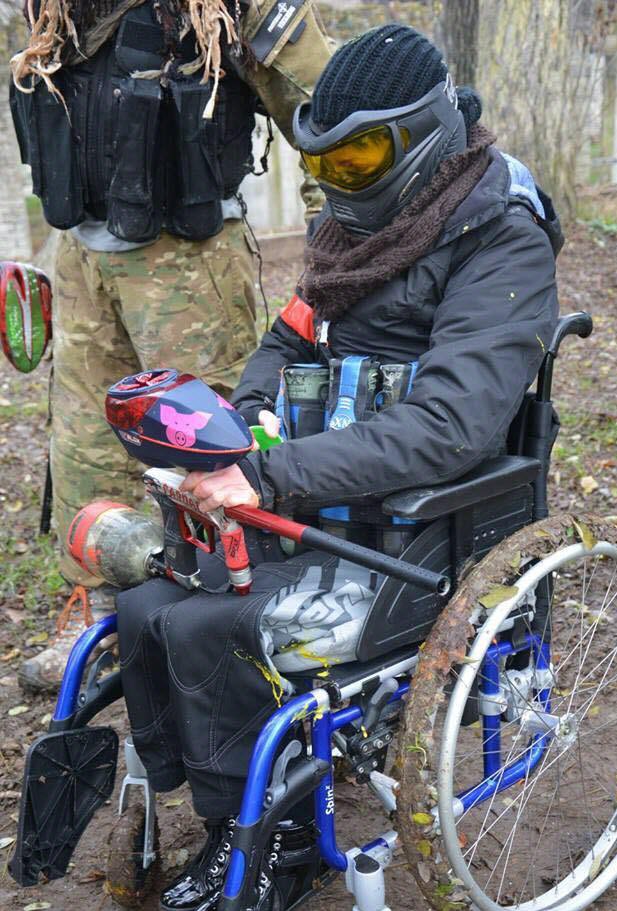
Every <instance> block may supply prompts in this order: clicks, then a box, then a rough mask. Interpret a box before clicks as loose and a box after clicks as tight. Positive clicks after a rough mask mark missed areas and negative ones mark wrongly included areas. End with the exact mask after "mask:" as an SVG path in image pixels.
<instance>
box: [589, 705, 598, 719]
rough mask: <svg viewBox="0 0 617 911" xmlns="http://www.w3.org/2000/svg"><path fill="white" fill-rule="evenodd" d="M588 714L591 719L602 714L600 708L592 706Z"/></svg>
mask: <svg viewBox="0 0 617 911" xmlns="http://www.w3.org/2000/svg"><path fill="white" fill-rule="evenodd" d="M587 714H588V716H589V717H590V718H595V717H596V715H599V714H600V706H599V705H592V706H591V708H590V709H589V711H588V712H587Z"/></svg>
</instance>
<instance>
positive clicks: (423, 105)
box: [293, 74, 467, 234]
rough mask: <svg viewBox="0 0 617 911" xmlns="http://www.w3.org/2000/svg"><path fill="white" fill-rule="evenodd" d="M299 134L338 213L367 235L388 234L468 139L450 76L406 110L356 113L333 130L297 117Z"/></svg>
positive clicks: (307, 114) (306, 109)
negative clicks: (385, 229) (389, 227)
mask: <svg viewBox="0 0 617 911" xmlns="http://www.w3.org/2000/svg"><path fill="white" fill-rule="evenodd" d="M293 129H294V136H295V138H296V142H297V143H298V146H299V148H300V152H301V154H302V158H303V160H304V163H305V164H306V167H307V168H308V170H309V172H310V173H311V174H312V175H313V177H314V178H315V180H317V182H318V183H319V185H320V186H321V188H322V190H323V192H324V194H325V196H326V198H327V200H328V202H329V204H330V208H331V210H332V215H333V216H334V218H336V220H337V221H338V222H340V224H341V225H343V227H345V228H348V229H350V230H353V231H355V232H357V233H361V234H373V233H375V232H376V231H379V230H381V228H383V227H385V226H386V225H387V224H389V222H391V221H392V219H393V218H395V216H396V215H398V214H399V212H400V211H401V210H402V209H403V208H404V207H405V206H406V205H407V203H408V202H409V201H410V200H411V199H412V198H413V197H414V196H416V195H417V194H418V193H419V192H420V190H421V189H422V188H423V187H425V186H426V185H427V183H429V181H430V180H431V178H432V177H433V175H434V173H435V171H436V170H437V168H438V166H439V163H440V162H441V160H442V159H443V158H446V157H447V156H449V155H453V154H455V153H457V152H461V151H463V149H465V147H466V144H467V133H466V129H465V121H464V119H463V115H462V114H461V112H460V111H459V110H458V102H457V95H456V90H455V87H454V84H453V82H452V78H451V76H450V74H448V76H447V78H446V80H445V81H443V82H440V83H439V84H438V85H436V86H435V87H434V88H432V89H431V91H430V92H428V93H427V94H426V95H424V96H423V97H422V98H420V99H419V100H418V101H414V103H413V104H409V105H406V106H405V107H399V108H391V109H389V110H380V111H355V112H354V113H353V114H350V115H349V116H348V117H346V118H345V119H344V120H342V121H341V122H340V123H339V124H337V125H336V126H335V127H333V128H332V129H330V130H326V131H322V130H320V129H319V127H318V126H317V125H316V124H315V123H314V122H313V120H312V117H311V102H310V101H307V102H305V103H304V104H301V105H300V106H299V107H298V108H297V109H296V112H295V115H294V124H293Z"/></svg>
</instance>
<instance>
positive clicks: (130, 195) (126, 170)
mask: <svg viewBox="0 0 617 911" xmlns="http://www.w3.org/2000/svg"><path fill="white" fill-rule="evenodd" d="M119 91H120V95H119V101H118V107H117V124H116V129H115V139H114V142H113V156H114V159H115V167H114V170H113V176H112V178H111V183H110V187H109V197H108V204H107V223H108V228H109V230H110V231H111V232H112V234H115V235H116V236H117V237H120V238H122V239H123V240H129V241H135V242H137V243H139V242H145V241H149V240H153V239H155V238H156V237H157V236H158V234H159V232H160V230H161V225H162V207H161V205H160V201H159V200H157V198H156V195H157V194H156V185H155V173H154V168H155V155H156V149H157V139H158V135H157V134H158V126H159V115H160V107H161V88H160V85H159V82H158V80H154V79H130V78H129V79H122V80H121V81H120V84H119Z"/></svg>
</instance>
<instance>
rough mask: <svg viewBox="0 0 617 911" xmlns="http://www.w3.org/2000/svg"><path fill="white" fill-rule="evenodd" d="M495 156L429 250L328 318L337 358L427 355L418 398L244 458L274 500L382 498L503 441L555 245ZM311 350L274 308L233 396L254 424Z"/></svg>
mask: <svg viewBox="0 0 617 911" xmlns="http://www.w3.org/2000/svg"><path fill="white" fill-rule="evenodd" d="M491 156H492V157H491V163H490V165H489V167H488V169H487V171H486V172H485V174H484V176H483V178H482V179H481V180H480V181H479V183H478V184H477V186H476V187H475V188H474V190H473V191H472V192H471V194H470V195H469V196H468V197H467V199H466V200H464V201H463V203H462V204H461V205H460V206H459V208H458V209H457V210H456V211H455V212H454V214H453V215H452V216H451V217H450V219H449V220H448V222H447V223H446V225H445V228H444V231H443V233H442V235H441V237H440V239H439V241H438V242H437V244H436V245H435V247H434V249H433V250H432V251H431V252H430V253H428V254H427V255H426V256H424V257H422V258H421V259H419V260H418V261H417V262H415V263H414V264H413V265H412V266H411V268H410V269H409V270H408V271H407V272H406V273H404V274H401V275H400V276H397V277H396V278H395V279H393V280H391V281H390V282H388V283H387V284H385V285H383V286H382V287H380V288H378V289H377V290H375V291H374V292H372V293H370V294H369V295H367V296H366V297H365V298H363V299H362V300H361V301H359V302H358V303H357V304H356V305H355V306H354V307H353V308H351V309H350V310H349V311H348V312H347V313H346V314H345V316H344V317H343V318H342V319H340V320H339V321H338V322H337V323H335V324H332V325H331V326H330V328H329V346H330V349H331V353H332V355H333V356H334V357H338V358H343V357H346V356H348V355H352V354H371V355H375V356H377V357H378V358H379V359H380V361H381V362H382V363H388V362H390V363H391V362H399V363H402V362H407V361H412V360H419V368H418V372H417V373H416V376H415V379H414V384H413V390H412V392H411V394H410V395H409V396H408V398H407V399H405V401H404V402H403V403H400V404H398V405H394V406H393V407H391V408H389V409H387V410H385V411H382V412H380V413H379V414H377V415H375V417H373V418H371V419H370V420H368V421H362V422H359V423H355V424H351V425H350V426H349V427H346V428H345V429H343V430H337V431H329V432H328V433H323V434H318V435H316V436H311V437H304V438H302V439H298V440H291V441H289V442H287V443H285V444H284V445H282V446H278V447H275V448H273V449H270V450H269V451H267V452H255V453H251V455H249V456H248V457H247V458H246V459H243V460H242V461H241V462H240V463H239V465H240V468H242V470H243V472H244V474H245V475H246V477H247V478H248V480H249V481H250V483H251V484H252V485H253V486H254V487H255V489H256V490H257V491H258V493H259V494H260V496H261V500H262V504H263V506H264V507H265V508H272V507H273V506H274V507H279V508H282V509H283V510H284V511H292V510H294V509H298V508H301V510H302V511H307V510H310V509H312V508H316V507H320V506H325V505H332V504H354V503H359V502H361V501H363V502H366V500H367V499H368V498H370V499H371V500H375V499H377V500H381V499H383V498H384V497H385V496H386V495H387V494H389V493H392V492H394V491H397V490H402V489H405V488H409V487H417V486H425V485H431V484H435V483H440V482H441V483H443V482H445V481H449V480H452V479H454V478H456V477H458V476H460V475H462V474H464V473H465V472H467V471H469V470H471V469H472V468H473V467H474V466H475V465H476V464H478V463H479V462H481V461H482V459H484V458H485V457H486V456H487V455H490V454H494V453H495V452H498V451H499V450H500V448H501V447H502V446H503V442H504V439H505V436H506V434H507V431H508V427H509V425H510V423H511V421H512V419H513V418H514V416H515V414H516V412H517V409H518V407H519V405H520V403H521V401H522V398H523V395H524V392H525V390H526V389H527V388H528V387H529V385H530V384H531V383H532V381H533V379H534V377H535V376H536V373H537V371H538V368H539V366H540V363H541V361H542V358H543V355H544V352H545V349H546V347H547V346H548V344H549V343H550V340H551V336H552V333H553V330H554V328H555V324H556V320H557V315H558V303H557V289H556V284H555V253H554V249H553V247H554V248H555V251H556V250H558V248H559V246H560V243H559V242H558V241H556V239H555V238H556V230H555V225H557V230H558V222H556V220H555V222H552V223H551V222H549V221H548V220H543V219H540V218H539V217H538V216H537V215H535V214H533V213H532V211H531V205H530V206H528V205H527V204H526V203H525V201H521V200H520V199H517V198H513V197H512V195H511V193H510V183H511V181H510V172H509V170H508V166H507V164H506V162H505V160H504V158H503V157H502V156H501V155H500V154H499V152H497V151H495V150H492V152H491ZM543 201H544V202H547V203H549V209H547V219H549V218H550V217H551V216H554V213H553V212H552V206H550V201H548V200H547V199H546V198H545V197H544V198H543ZM549 212H550V215H549ZM549 237H550V238H551V239H549ZM552 242H553V246H552V245H551V243H552ZM305 334H306V333H305ZM316 359H317V358H316V351H315V347H314V345H312V344H311V343H310V342H309V341H307V340H306V339H305V338H303V337H302V335H300V334H299V332H297V331H295V330H294V329H293V328H291V327H290V326H289V325H288V324H287V323H286V322H285V321H284V319H282V318H281V317H279V318H278V319H277V320H276V321H275V323H274V324H273V326H272V330H271V331H270V332H267V333H266V334H265V335H264V337H263V339H262V341H261V345H260V347H259V348H258V349H257V351H256V352H255V353H254V354H253V356H252V357H251V359H250V360H249V362H248V364H247V367H246V369H245V371H244V374H243V376H242V379H241V381H240V384H239V386H238V387H237V389H236V391H235V393H234V395H233V398H232V401H233V403H234V404H235V406H236V407H237V408H238V410H239V411H240V412H241V413H242V414H243V415H244V416H245V417H246V418H247V420H248V421H249V422H250V423H256V420H257V413H258V412H259V411H260V410H261V409H262V408H264V407H268V405H267V403H268V401H269V400H272V401H273V400H274V399H275V397H276V391H277V388H278V382H279V371H280V368H281V367H283V366H284V365H285V364H289V363H298V362H304V363H307V362H310V361H315V360H316ZM264 403H266V404H264Z"/></svg>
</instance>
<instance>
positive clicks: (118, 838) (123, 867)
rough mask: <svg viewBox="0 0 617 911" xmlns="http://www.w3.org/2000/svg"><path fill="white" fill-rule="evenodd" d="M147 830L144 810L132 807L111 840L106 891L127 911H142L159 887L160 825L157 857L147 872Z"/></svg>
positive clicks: (157, 835)
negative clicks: (150, 896) (134, 909)
mask: <svg viewBox="0 0 617 911" xmlns="http://www.w3.org/2000/svg"><path fill="white" fill-rule="evenodd" d="M144 826H145V811H144V808H143V806H137V805H136V806H130V807H128V808H127V809H126V811H125V812H124V813H123V814H122V816H120V818H119V819H118V821H117V822H116V824H115V825H114V827H113V829H112V830H111V833H110V835H109V838H108V842H107V843H108V846H109V849H108V854H107V870H106V881H105V891H106V892H107V894H108V895H110V896H111V897H112V899H113V900H114V902H115V903H116V904H118V905H121V906H122V907H123V908H139V907H140V906H141V903H142V902H143V901H144V899H145V898H146V896H148V895H149V894H150V892H151V891H152V890H153V888H154V887H155V885H156V883H157V879H158V875H159V869H160V863H159V852H158V847H159V828H158V822H157V823H156V828H155V836H154V849H155V851H156V852H157V857H156V860H154V861H153V862H152V863H151V864H150V866H149V867H148V868H147V869H146V870H144V867H143V858H144V855H143V844H144Z"/></svg>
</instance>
